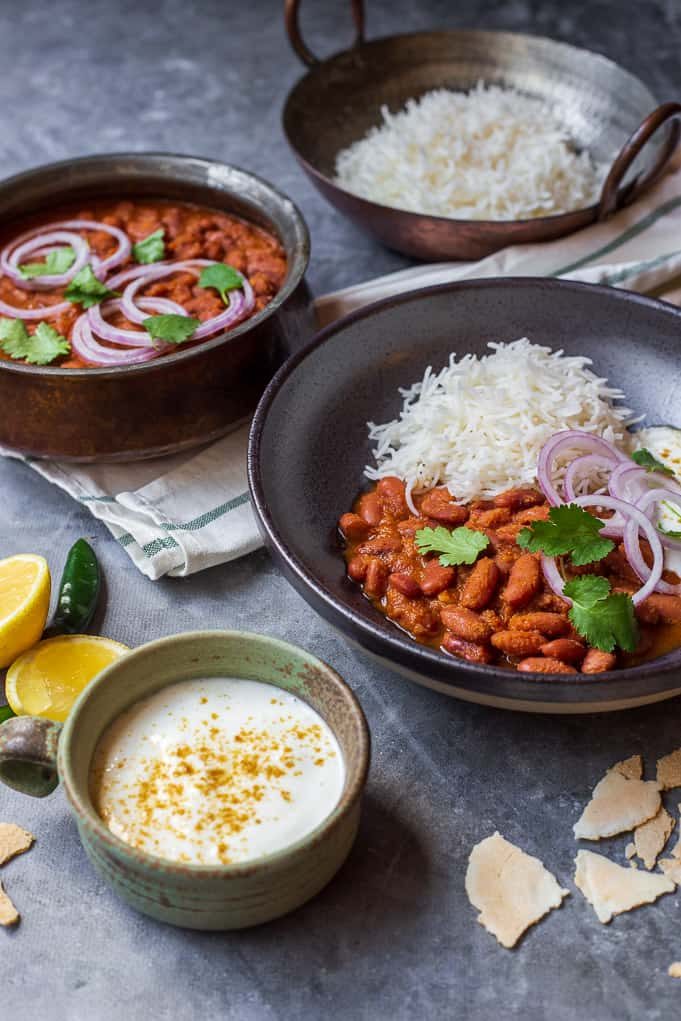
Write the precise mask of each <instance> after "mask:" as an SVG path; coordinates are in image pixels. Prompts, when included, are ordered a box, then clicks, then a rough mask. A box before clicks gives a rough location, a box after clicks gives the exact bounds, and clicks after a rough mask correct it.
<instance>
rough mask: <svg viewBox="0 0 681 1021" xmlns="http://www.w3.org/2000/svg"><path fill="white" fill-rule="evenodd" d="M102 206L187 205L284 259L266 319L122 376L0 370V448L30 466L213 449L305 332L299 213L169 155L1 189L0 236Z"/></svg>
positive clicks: (29, 179) (14, 365)
mask: <svg viewBox="0 0 681 1021" xmlns="http://www.w3.org/2000/svg"><path fill="white" fill-rule="evenodd" d="M103 196H108V197H110V198H112V199H116V198H119V197H120V198H159V199H170V200H173V199H176V200H178V201H181V202H193V203H196V204H198V205H204V206H209V207H212V208H213V209H220V210H224V211H225V212H228V213H233V214H235V215H237V216H241V217H243V218H244V219H246V220H250V221H251V222H253V223H256V224H258V225H259V226H261V227H264V228H266V229H267V230H269V231H271V232H272V233H274V234H275V235H276V236H277V237H278V238H279V240H280V242H281V243H282V245H283V247H284V249H285V251H286V254H287V256H288V272H287V275H286V279H285V281H284V284H283V286H282V288H281V290H280V291H279V293H278V294H277V295H276V296H275V298H274V300H273V301H271V302H270V304H269V305H268V306H267V308H265V309H263V310H262V311H261V312H258V313H257V314H256V315H254V316H252V318H250V319H248V320H247V321H246V322H244V323H242V325H240V326H237V327H236V328H235V329H233V330H230V331H229V332H228V333H224V334H221V335H220V336H218V337H214V338H213V339H212V340H208V341H206V343H205V344H200V345H197V346H196V347H192V348H187V350H185V351H178V352H177V353H176V354H171V355H168V356H165V357H163V358H159V359H157V360H156V361H152V362H147V363H143V364H140V365H130V366H124V367H122V368H115V369H111V368H101V369H97V368H92V369H60V368H50V367H49V366H45V367H38V366H34V365H24V364H22V363H19V362H9V361H0V407H2V409H3V411H2V415H0V444H1V445H3V446H5V447H9V448H11V449H13V450H16V451H18V452H20V453H22V454H29V455H32V456H33V457H58V458H60V459H62V460H70V461H91V460H97V461H130V460H139V459H141V458H146V457H155V456H157V455H160V454H169V453H175V452H177V451H180V450H184V449H187V448H190V447H194V446H197V445H198V444H200V443H205V442H208V441H210V440H213V439H216V438H217V437H218V436H221V435H223V434H224V433H226V432H229V430H230V429H233V428H235V427H236V426H237V425H239V424H240V423H241V422H243V421H244V420H246V419H247V418H248V416H249V415H250V414H251V412H252V411H253V409H254V408H255V406H256V404H257V402H258V399H259V397H260V395H261V394H262V392H263V390H264V388H265V386H266V384H267V383H268V381H269V380H270V378H271V377H272V375H273V373H274V372H275V370H276V369H277V368H278V367H279V365H281V363H282V362H283V361H284V359H285V358H286V357H287V356H288V355H289V354H290V353H291V352H292V351H293V350H295V349H296V348H297V347H298V346H300V344H301V342H302V341H303V340H306V339H308V337H309V336H310V335H311V333H312V329H313V326H312V318H311V311H310V294H309V291H308V289H307V286H306V284H305V281H304V275H305V270H306V269H307V264H308V260H309V252H310V242H309V236H308V231H307V227H306V225H305V221H304V220H303V218H302V216H301V215H300V213H299V211H298V209H297V208H296V206H295V205H294V204H293V203H292V202H291V200H290V199H288V198H287V197H286V196H285V195H282V194H281V192H278V191H277V190H276V189H275V188H273V187H272V185H270V184H268V183H267V182H266V181H263V180H261V178H259V177H256V176H255V175H254V174H250V173H247V172H246V171H244V170H239V169H237V168H236V167H231V166H228V165H227V164H225V163H218V162H217V161H215V160H208V159H198V158H196V157H193V156H176V155H171V154H169V153H115V154H112V155H108V156H88V157H84V158H82V159H75V160H68V161H65V162H63V163H53V164H50V165H48V166H44V167H38V168H37V169H36V170H30V171H28V172H27V173H24V174H19V175H17V176H16V177H12V178H10V179H9V180H7V181H3V182H2V183H0V227H1V228H2V231H3V233H5V232H6V231H8V230H11V229H12V224H13V222H14V221H17V224H18V225H20V223H21V219H22V218H25V217H27V216H29V215H30V216H34V215H35V214H36V213H41V212H42V211H43V210H44V211H45V213H47V214H49V211H50V210H51V209H54V207H55V206H64V205H66V204H70V203H80V202H87V201H89V200H92V199H96V198H100V199H101V198H102V197H103Z"/></svg>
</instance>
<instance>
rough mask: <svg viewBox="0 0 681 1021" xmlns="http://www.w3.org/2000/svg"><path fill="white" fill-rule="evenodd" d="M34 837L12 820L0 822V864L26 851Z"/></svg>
mask: <svg viewBox="0 0 681 1021" xmlns="http://www.w3.org/2000/svg"><path fill="white" fill-rule="evenodd" d="M34 840H35V837H34V836H33V834H32V833H29V832H28V830H24V829H22V828H21V826H17V825H16V824H15V823H13V822H0V865H4V864H5V862H7V861H9V860H10V858H14V857H15V856H16V855H17V854H23V852H24V851H28V849H29V847H30V846H31V845H32V843H33V841H34Z"/></svg>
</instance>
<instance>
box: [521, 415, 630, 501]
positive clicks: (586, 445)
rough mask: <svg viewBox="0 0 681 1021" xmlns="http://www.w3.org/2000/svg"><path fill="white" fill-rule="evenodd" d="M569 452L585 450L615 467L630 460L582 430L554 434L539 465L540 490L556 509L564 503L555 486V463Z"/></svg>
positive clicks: (606, 442) (541, 452) (545, 446)
mask: <svg viewBox="0 0 681 1021" xmlns="http://www.w3.org/2000/svg"><path fill="white" fill-rule="evenodd" d="M568 450H584V451H586V452H587V453H589V454H599V455H600V456H601V457H605V458H609V459H610V460H612V461H613V462H614V464H615V465H616V464H617V463H619V462H620V461H626V460H628V458H627V456H626V454H622V453H621V452H620V451H619V450H618V449H617V447H615V446H614V445H613V444H612V443H608V441H607V440H604V439H603V438H602V437H600V436H594V435H593V433H587V432H583V431H582V430H580V429H564V430H563V431H562V432H559V433H554V435H553V436H552V437H551V438H550V439H549V440H547V442H546V443H545V444H544V446H543V447H542V449H541V451H540V454H539V461H538V463H537V481H538V482H539V488H540V489H541V491H542V493H543V494H544V496H545V497H546V499H547V500H548V502H549V503H550V504H552V505H553V506H554V507H556V506H557V505H558V504H561V503H563V502H564V501H563V499H562V497H561V495H560V493H559V492H558V490H557V489H556V487H555V486H554V484H553V471H552V469H553V463H554V461H555V459H556V457H557V456H558V455H559V454H561V453H564V452H565V451H568Z"/></svg>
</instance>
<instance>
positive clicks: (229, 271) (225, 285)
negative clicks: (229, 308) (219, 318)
mask: <svg viewBox="0 0 681 1021" xmlns="http://www.w3.org/2000/svg"><path fill="white" fill-rule="evenodd" d="M242 284H243V278H242V276H241V273H239V272H238V271H237V270H235V269H234V267H233V266H227V265H226V264H225V263H224V262H215V263H213V265H212V266H206V268H205V269H204V270H203V272H202V273H201V276H200V277H199V287H213V288H214V289H215V290H216V291H217V292H218V294H219V295H220V297H221V298H222V300H223V301H224V303H225V305H229V298H228V297H227V291H233V290H234V289H235V288H236V287H241V286H242Z"/></svg>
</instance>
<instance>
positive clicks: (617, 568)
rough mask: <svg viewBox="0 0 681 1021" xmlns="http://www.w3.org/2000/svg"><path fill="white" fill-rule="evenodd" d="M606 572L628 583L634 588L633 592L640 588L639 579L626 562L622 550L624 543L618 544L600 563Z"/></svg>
mask: <svg viewBox="0 0 681 1021" xmlns="http://www.w3.org/2000/svg"><path fill="white" fill-rule="evenodd" d="M601 562H602V564H603V566H604V567H605V568H606V570H608V571H610V572H611V573H612V574H616V575H618V579H620V578H621V579H622V580H623V581H626V582H629V583H630V584H631V585H634V586H635V589H634V591H636V589H638V588H640V587H641V582H640V581H639V577H638V575H637V574H636V572H635V571H634V569H633V567H632V566H631V564H630V563H629V561H628V560H627V554H626V553H625V550H624V543H620V544H619V546H617V547H615V549H613V550H610V552H609V553H608V555H607V557H606V558H605V560H603V561H601Z"/></svg>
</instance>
